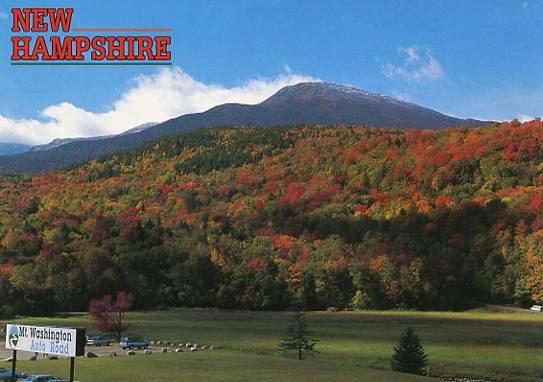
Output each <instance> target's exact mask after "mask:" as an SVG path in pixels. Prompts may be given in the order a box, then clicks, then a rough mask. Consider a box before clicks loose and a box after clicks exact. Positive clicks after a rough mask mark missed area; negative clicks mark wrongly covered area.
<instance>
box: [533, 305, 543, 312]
mask: <svg viewBox="0 0 543 382" xmlns="http://www.w3.org/2000/svg"><path fill="white" fill-rule="evenodd" d="M530 310H531V311H533V312H543V306H541V305H532V307H531V308H530Z"/></svg>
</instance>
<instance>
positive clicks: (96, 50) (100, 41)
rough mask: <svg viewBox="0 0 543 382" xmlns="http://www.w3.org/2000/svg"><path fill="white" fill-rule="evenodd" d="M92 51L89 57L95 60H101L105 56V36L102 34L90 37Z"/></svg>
mask: <svg viewBox="0 0 543 382" xmlns="http://www.w3.org/2000/svg"><path fill="white" fill-rule="evenodd" d="M91 44H92V49H93V50H92V53H91V59H92V60H95V61H102V60H103V59H104V58H106V48H105V47H104V45H105V44H106V38H105V37H104V36H97V37H94V38H93V39H92V43H91Z"/></svg>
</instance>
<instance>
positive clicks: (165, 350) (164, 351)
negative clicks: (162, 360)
mask: <svg viewBox="0 0 543 382" xmlns="http://www.w3.org/2000/svg"><path fill="white" fill-rule="evenodd" d="M160 352H161V353H167V352H168V348H162V349H160Z"/></svg>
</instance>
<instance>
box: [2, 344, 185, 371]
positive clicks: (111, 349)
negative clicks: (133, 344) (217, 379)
mask: <svg viewBox="0 0 543 382" xmlns="http://www.w3.org/2000/svg"><path fill="white" fill-rule="evenodd" d="M164 347H167V348H168V351H175V347H172V346H169V347H168V346H158V345H157V346H151V347H149V349H150V350H152V351H153V353H159V352H160V351H161V350H162V348H164ZM85 350H86V353H88V352H92V353H94V354H96V355H97V356H98V357H111V356H115V355H116V356H119V357H122V356H126V353H127V351H126V350H123V349H121V347H120V346H119V344H118V343H116V342H114V343H113V344H111V345H109V346H87V347H86V348H85ZM183 350H184V351H187V350H190V349H185V348H183ZM134 351H135V352H136V353H142V354H143V350H134ZM11 356H12V352H11V350H6V348H5V342H4V341H0V363H4V362H3V361H5V360H6V359H8V358H11ZM31 357H32V353H29V352H23V351H19V352H17V359H18V360H21V361H24V360H29V359H30V358H31ZM37 360H38V361H41V360H47V355H41V354H40V355H39V356H38V358H37ZM4 367H5V365H4Z"/></svg>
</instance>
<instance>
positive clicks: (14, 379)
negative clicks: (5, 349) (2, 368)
mask: <svg viewBox="0 0 543 382" xmlns="http://www.w3.org/2000/svg"><path fill="white" fill-rule="evenodd" d="M16 369H17V350H14V351H13V357H11V382H17V377H16V376H15V373H16Z"/></svg>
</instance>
